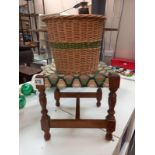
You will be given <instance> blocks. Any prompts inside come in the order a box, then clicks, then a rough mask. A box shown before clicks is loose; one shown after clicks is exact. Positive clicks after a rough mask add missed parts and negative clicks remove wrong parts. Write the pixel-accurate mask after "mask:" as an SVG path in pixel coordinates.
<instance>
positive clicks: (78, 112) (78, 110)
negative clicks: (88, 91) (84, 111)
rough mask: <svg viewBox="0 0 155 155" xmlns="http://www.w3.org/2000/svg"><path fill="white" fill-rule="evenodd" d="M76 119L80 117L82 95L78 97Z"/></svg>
mask: <svg viewBox="0 0 155 155" xmlns="http://www.w3.org/2000/svg"><path fill="white" fill-rule="evenodd" d="M75 118H76V119H80V97H77V98H76V117H75Z"/></svg>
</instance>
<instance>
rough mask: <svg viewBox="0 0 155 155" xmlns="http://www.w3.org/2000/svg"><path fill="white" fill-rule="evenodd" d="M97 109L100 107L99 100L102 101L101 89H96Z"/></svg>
mask: <svg viewBox="0 0 155 155" xmlns="http://www.w3.org/2000/svg"><path fill="white" fill-rule="evenodd" d="M96 98H97V104H96V105H97V107H100V106H101V100H102V89H101V88H98V89H97V96H96Z"/></svg>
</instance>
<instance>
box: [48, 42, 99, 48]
mask: <svg viewBox="0 0 155 155" xmlns="http://www.w3.org/2000/svg"><path fill="white" fill-rule="evenodd" d="M50 45H51V47H52V48H56V49H84V48H98V47H100V46H101V42H100V41H96V42H81V43H60V42H52V43H51V44H50Z"/></svg>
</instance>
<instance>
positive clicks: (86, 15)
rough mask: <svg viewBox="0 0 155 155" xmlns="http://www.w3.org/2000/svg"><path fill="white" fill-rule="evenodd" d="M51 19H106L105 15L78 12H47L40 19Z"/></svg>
mask: <svg viewBox="0 0 155 155" xmlns="http://www.w3.org/2000/svg"><path fill="white" fill-rule="evenodd" d="M51 19H72V20H74V19H100V20H103V19H104V20H106V16H103V15H95V14H80V15H53V14H47V15H43V16H42V21H44V22H45V21H48V20H51Z"/></svg>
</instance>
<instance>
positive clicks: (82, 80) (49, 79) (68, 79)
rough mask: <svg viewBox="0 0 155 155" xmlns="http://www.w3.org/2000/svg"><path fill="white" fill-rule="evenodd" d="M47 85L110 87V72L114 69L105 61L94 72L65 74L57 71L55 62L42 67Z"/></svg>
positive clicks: (61, 86)
mask: <svg viewBox="0 0 155 155" xmlns="http://www.w3.org/2000/svg"><path fill="white" fill-rule="evenodd" d="M42 69H43V72H42V73H41V74H43V76H44V79H45V87H46V88H47V87H57V88H59V89H61V88H65V87H108V86H109V80H108V74H109V73H110V72H114V71H112V69H111V68H110V67H108V66H107V65H106V64H105V63H103V62H100V63H99V65H98V69H97V71H96V73H94V74H81V75H80V74H75V75H63V74H59V73H58V72H57V71H56V68H55V64H54V63H52V64H50V65H47V66H44V67H42Z"/></svg>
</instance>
